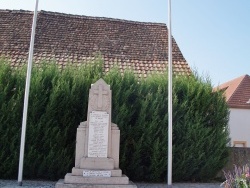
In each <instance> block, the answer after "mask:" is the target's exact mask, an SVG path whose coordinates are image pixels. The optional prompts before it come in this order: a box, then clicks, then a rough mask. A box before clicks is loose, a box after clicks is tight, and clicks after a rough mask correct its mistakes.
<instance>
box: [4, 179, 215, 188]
mask: <svg viewBox="0 0 250 188" xmlns="http://www.w3.org/2000/svg"><path fill="white" fill-rule="evenodd" d="M55 184H56V182H53V181H27V180H25V181H23V186H22V188H54V187H55ZM135 184H136V185H137V187H138V188H163V187H164V188H167V184H150V183H135ZM0 187H1V188H21V187H20V186H18V183H17V180H0ZM219 187H220V183H174V184H173V188H219Z"/></svg>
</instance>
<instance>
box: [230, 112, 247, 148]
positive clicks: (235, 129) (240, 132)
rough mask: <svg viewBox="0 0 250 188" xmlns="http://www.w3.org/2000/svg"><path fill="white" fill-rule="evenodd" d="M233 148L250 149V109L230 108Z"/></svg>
mask: <svg viewBox="0 0 250 188" xmlns="http://www.w3.org/2000/svg"><path fill="white" fill-rule="evenodd" d="M229 128H230V138H231V146H235V147H244V146H245V147H250V109H236V108H230V117H229Z"/></svg>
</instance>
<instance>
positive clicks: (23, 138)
mask: <svg viewBox="0 0 250 188" xmlns="http://www.w3.org/2000/svg"><path fill="white" fill-rule="evenodd" d="M37 9H38V0H36V6H35V11H34V16H33V23H32V31H31V39H30V49H29V59H28V68H27V75H26V85H25V94H24V106H23V122H22V134H21V146H20V158H19V169H18V185H19V186H22V179H23V159H24V145H25V134H26V122H27V111H28V102H29V89H30V78H31V69H32V59H33V49H34V40H35V30H36V19H37Z"/></svg>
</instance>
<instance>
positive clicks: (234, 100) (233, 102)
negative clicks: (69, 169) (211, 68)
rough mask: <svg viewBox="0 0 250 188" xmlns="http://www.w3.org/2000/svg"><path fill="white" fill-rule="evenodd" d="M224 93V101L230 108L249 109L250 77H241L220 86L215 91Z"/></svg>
mask: <svg viewBox="0 0 250 188" xmlns="http://www.w3.org/2000/svg"><path fill="white" fill-rule="evenodd" d="M218 89H219V90H222V91H224V94H225V97H226V101H227V103H228V105H229V107H231V108H250V103H249V102H248V101H249V100H250V76H249V75H243V76H240V77H238V78H235V79H233V80H231V81H228V82H226V83H224V84H221V85H220V86H218V87H217V88H216V90H218Z"/></svg>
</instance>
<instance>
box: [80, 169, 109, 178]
mask: <svg viewBox="0 0 250 188" xmlns="http://www.w3.org/2000/svg"><path fill="white" fill-rule="evenodd" d="M83 177H111V171H104V170H102V171H97V170H84V171H83Z"/></svg>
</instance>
